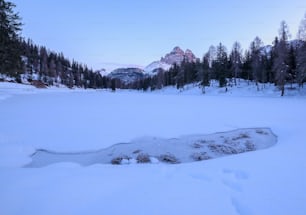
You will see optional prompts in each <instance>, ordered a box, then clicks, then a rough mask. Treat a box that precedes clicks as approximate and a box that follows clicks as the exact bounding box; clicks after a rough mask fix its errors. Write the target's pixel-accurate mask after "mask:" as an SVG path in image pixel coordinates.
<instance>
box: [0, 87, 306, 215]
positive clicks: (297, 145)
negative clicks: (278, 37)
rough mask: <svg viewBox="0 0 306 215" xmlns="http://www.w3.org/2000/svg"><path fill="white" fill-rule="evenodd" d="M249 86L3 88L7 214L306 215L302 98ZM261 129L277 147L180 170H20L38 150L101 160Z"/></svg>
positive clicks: (1, 186) (2, 174)
mask: <svg viewBox="0 0 306 215" xmlns="http://www.w3.org/2000/svg"><path fill="white" fill-rule="evenodd" d="M246 86H247V85H246ZM246 86H240V87H242V88H235V90H232V91H230V90H228V91H227V92H225V89H220V88H218V87H211V88H209V89H207V91H206V94H202V93H201V90H200V89H198V88H197V87H194V88H190V89H185V90H184V91H182V92H179V91H177V90H176V91H175V88H171V89H170V88H166V89H163V90H161V91H154V92H152V93H144V92H136V91H129V90H118V91H116V92H115V93H112V92H110V91H108V90H80V89H75V90H69V89H58V88H51V89H41V90H39V89H35V88H34V87H32V86H27V85H16V84H11V83H0V202H1V206H0V214H1V215H2V214H4V215H19V214H20V215H23V214H31V215H42V214H43V215H54V214H73V215H83V214H91V215H98V214H114V215H120V214H133V215H142V214H144V213H145V214H148V215H151V214H152V215H156V214H158V215H169V214H176V215H185V214H210V215H220V214H221V215H222V214H227V215H238V214H239V215H240V214H241V215H244V214H245V215H248V214H249V215H251V214H254V215H256V214H277V215H287V214H290V215H291V214H294V215H304V214H306V205H305V199H306V190H305V189H306V171H305V168H306V165H305V164H306V157H305V154H306V145H305V140H306V133H305V122H306V112H305V107H306V99H305V94H300V93H301V92H302V91H303V90H301V91H300V92H298V91H297V90H295V91H291V92H292V93H293V92H295V94H294V95H292V96H289V95H288V94H286V96H285V97H280V96H279V92H278V91H274V89H275V88H272V86H268V85H266V88H265V90H262V91H259V92H257V90H256V87H255V86H251V85H250V86H249V87H253V88H252V89H251V88H249V87H246ZM190 87H191V86H190ZM288 93H289V92H288ZM160 110H162V111H160ZM255 127H268V128H271V130H272V131H273V133H275V134H276V135H277V144H275V145H273V146H272V147H270V148H267V149H265V150H258V151H252V152H248V153H241V154H236V155H233V156H225V157H222V158H217V159H211V160H205V161H199V162H192V163H181V164H177V165H167V164H163V163H158V164H144V165H140V164H135V165H134V164H131V165H111V164H94V165H91V166H87V167H82V166H80V165H79V164H76V163H71V162H62V163H56V164H51V165H49V166H46V167H43V168H22V167H23V166H24V165H26V164H28V163H30V162H31V154H33V153H34V152H35V151H36V149H41V148H43V149H47V150H49V151H56V152H67V151H68V152H78V151H95V150H99V149H102V148H107V147H110V146H112V145H113V144H115V143H127V142H134V141H135V139H134V138H135V137H144V138H146V137H148V136H149V137H158V138H161V139H170V138H173V137H182V136H186V135H191V134H194V135H198V134H200V135H201V134H203V135H204V134H212V133H215V132H220V131H229V130H234V129H240V128H255ZM158 138H157V139H158ZM138 140H140V139H138Z"/></svg>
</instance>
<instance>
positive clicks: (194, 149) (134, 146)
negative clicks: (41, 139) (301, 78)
mask: <svg viewBox="0 0 306 215" xmlns="http://www.w3.org/2000/svg"><path fill="white" fill-rule="evenodd" d="M276 142H277V138H276V136H275V135H274V134H273V132H272V131H271V129H269V128H248V129H237V130H233V131H228V132H221V133H214V134H209V135H190V136H183V137H180V138H173V139H163V138H156V137H144V138H139V139H136V140H133V141H131V142H130V143H119V144H116V145H113V146H111V147H109V148H106V149H101V150H98V151H92V152H74V153H59V152H53V151H49V150H44V149H38V150H36V152H35V153H34V154H33V155H32V162H31V163H29V164H28V165H26V166H25V167H44V166H47V165H50V164H54V163H59V162H70V163H78V164H80V165H83V166H89V165H93V164H97V163H100V164H136V163H169V164H177V163H189V162H195V161H202V160H208V159H213V158H218V157H223V156H227V155H234V154H239V153H244V152H249V151H256V150H260V149H265V148H268V147H271V146H273V145H274V144H276Z"/></svg>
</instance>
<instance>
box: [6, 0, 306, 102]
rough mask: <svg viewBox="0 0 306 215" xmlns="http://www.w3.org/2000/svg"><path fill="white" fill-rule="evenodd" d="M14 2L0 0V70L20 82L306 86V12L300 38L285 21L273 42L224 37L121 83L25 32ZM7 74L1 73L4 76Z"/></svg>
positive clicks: (147, 87)
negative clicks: (192, 56) (195, 55)
mask: <svg viewBox="0 0 306 215" xmlns="http://www.w3.org/2000/svg"><path fill="white" fill-rule="evenodd" d="M15 6H16V5H14V4H13V3H11V2H9V1H5V0H0V16H1V20H0V39H1V40H0V74H2V77H4V75H5V76H7V77H12V78H14V80H15V81H16V82H19V83H22V82H24V80H26V81H27V82H30V83H31V82H32V81H33V80H36V81H37V80H38V81H40V82H42V83H43V84H45V85H46V86H52V85H55V86H59V85H65V86H67V87H69V88H73V87H78V88H94V89H96V88H110V89H112V90H113V91H115V90H116V88H121V89H138V90H144V91H146V90H155V89H161V88H163V87H165V86H176V87H177V88H178V89H180V88H183V87H184V86H185V85H186V84H190V83H197V84H199V85H200V86H202V89H203V93H205V87H207V86H210V84H211V81H212V80H217V81H218V83H219V86H220V87H229V86H231V85H236V84H237V80H239V79H244V80H248V81H250V82H252V83H255V84H256V85H258V83H274V84H275V85H276V86H278V88H279V89H280V92H281V95H282V96H283V95H284V94H285V85H286V84H291V85H293V84H298V85H299V87H303V84H304V82H305V81H306V14H305V17H303V19H302V20H301V22H300V26H299V31H298V35H297V37H296V39H292V38H291V35H290V32H289V28H288V25H287V24H286V22H285V21H281V23H280V27H279V29H278V30H279V35H278V36H276V37H275V39H274V41H273V42H272V45H264V44H263V42H262V40H261V39H260V38H259V37H255V39H254V40H253V41H252V42H251V43H250V46H249V48H248V49H247V50H245V51H243V49H242V47H241V45H240V43H239V41H236V42H234V44H233V46H232V48H231V49H230V50H228V49H227V48H226V47H225V46H224V45H223V44H222V43H221V42H220V43H219V44H218V45H216V46H213V45H212V46H210V47H209V49H208V51H207V52H205V51H204V52H203V53H205V54H204V56H203V58H202V59H199V60H197V61H196V62H187V61H183V62H182V63H181V64H180V65H173V66H172V67H171V68H170V69H169V71H164V70H162V69H159V71H158V72H157V73H156V75H154V76H150V75H147V76H145V77H144V78H142V79H139V80H136V81H135V82H133V83H128V84H126V83H123V82H121V81H120V80H119V79H111V78H109V77H108V76H102V75H101V74H100V73H99V72H97V71H93V70H92V69H91V68H90V67H88V66H87V65H85V64H82V63H79V62H76V61H74V60H70V59H68V58H67V57H65V56H64V54H63V53H57V52H55V51H50V50H49V49H48V48H46V47H44V46H39V45H36V44H35V43H34V42H33V41H32V40H31V39H25V38H23V37H22V34H21V33H22V23H21V17H20V16H19V14H18V13H17V12H15V11H14V9H15ZM1 79H3V78H1V76H0V80H1Z"/></svg>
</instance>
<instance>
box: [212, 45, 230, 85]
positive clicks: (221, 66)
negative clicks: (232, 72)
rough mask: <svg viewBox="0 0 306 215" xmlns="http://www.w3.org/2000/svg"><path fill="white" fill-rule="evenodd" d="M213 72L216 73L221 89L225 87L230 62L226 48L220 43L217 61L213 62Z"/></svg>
mask: <svg viewBox="0 0 306 215" xmlns="http://www.w3.org/2000/svg"><path fill="white" fill-rule="evenodd" d="M212 68H213V71H214V72H215V75H216V79H217V80H218V81H219V87H225V86H226V84H227V81H226V77H227V74H226V73H227V70H228V61H227V52H226V47H225V46H224V45H222V43H219V45H218V46H217V53H216V60H215V61H213V66H212Z"/></svg>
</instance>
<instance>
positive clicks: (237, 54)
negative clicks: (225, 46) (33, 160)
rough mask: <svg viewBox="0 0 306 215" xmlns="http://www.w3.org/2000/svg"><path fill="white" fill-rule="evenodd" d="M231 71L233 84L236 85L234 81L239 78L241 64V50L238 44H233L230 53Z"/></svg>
mask: <svg viewBox="0 0 306 215" xmlns="http://www.w3.org/2000/svg"><path fill="white" fill-rule="evenodd" d="M230 62H231V71H232V77H233V78H234V83H235V85H237V81H236V79H237V78H239V77H240V72H241V63H242V50H241V45H240V43H239V42H235V43H234V45H233V49H232V52H231V54H230Z"/></svg>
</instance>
